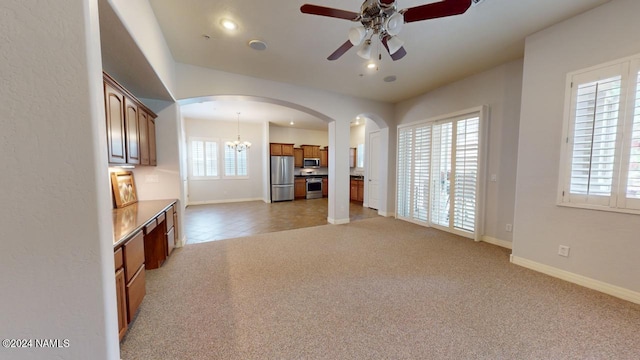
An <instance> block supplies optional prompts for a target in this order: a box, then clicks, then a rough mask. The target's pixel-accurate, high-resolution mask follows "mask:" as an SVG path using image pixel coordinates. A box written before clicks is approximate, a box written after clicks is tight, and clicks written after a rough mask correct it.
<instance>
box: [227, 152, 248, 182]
mask: <svg viewBox="0 0 640 360" xmlns="http://www.w3.org/2000/svg"><path fill="white" fill-rule="evenodd" d="M247 166H248V165H247V151H246V150H244V151H237V150H235V149H232V148H230V147H228V146H225V147H224V177H226V178H230V177H245V178H246V177H248V176H249V174H248V171H247Z"/></svg>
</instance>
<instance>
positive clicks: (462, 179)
mask: <svg viewBox="0 0 640 360" xmlns="http://www.w3.org/2000/svg"><path fill="white" fill-rule="evenodd" d="M462 113H463V115H455V116H452V117H445V118H444V119H438V120H436V121H425V122H421V123H417V124H412V125H408V126H401V127H399V128H398V169H397V194H396V199H397V209H398V210H397V211H398V214H397V216H398V218H400V219H403V220H408V221H412V222H416V223H419V224H423V225H427V226H434V227H438V228H441V229H443V230H447V231H451V232H454V233H457V234H460V235H463V236H467V237H473V238H479V236H481V235H482V234H480V233H479V229H478V223H480V222H481V221H480V220H481V215H482V213H481V212H480V211H479V209H480V205H481V204H480V203H481V201H480V200H479V199H480V198H481V195H482V188H481V183H482V181H481V179H480V174H481V166H482V163H481V155H480V154H481V153H482V151H481V144H483V143H484V141H483V140H482V136H483V133H482V131H481V124H482V117H483V114H484V109H482V108H480V109H477V110H475V109H474V111H470V112H462Z"/></svg>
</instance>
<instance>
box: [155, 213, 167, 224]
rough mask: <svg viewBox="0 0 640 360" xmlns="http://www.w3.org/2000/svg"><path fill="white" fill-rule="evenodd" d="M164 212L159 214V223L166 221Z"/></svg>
mask: <svg viewBox="0 0 640 360" xmlns="http://www.w3.org/2000/svg"><path fill="white" fill-rule="evenodd" d="M164 218H165V216H164V213H162V214H160V215H158V217H157V218H156V220H157V221H158V225H160V224H162V222H163V221H164Z"/></svg>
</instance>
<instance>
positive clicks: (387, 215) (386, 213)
mask: <svg viewBox="0 0 640 360" xmlns="http://www.w3.org/2000/svg"><path fill="white" fill-rule="evenodd" d="M378 215H380V216H384V217H389V216H395V215H396V213H395V212H392V213H390V212H386V211H380V210H378Z"/></svg>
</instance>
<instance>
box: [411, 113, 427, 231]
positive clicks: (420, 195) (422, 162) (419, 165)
mask: <svg viewBox="0 0 640 360" xmlns="http://www.w3.org/2000/svg"><path fill="white" fill-rule="evenodd" d="M414 163H415V165H414V173H413V187H414V195H413V203H414V204H413V218H414V219H415V220H417V221H420V222H427V221H428V220H429V181H430V180H429V179H430V174H429V172H430V166H431V126H430V125H426V126H420V127H418V128H416V131H415V159H414Z"/></svg>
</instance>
